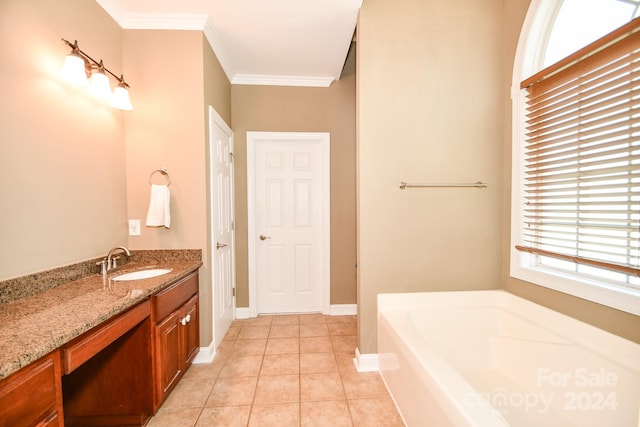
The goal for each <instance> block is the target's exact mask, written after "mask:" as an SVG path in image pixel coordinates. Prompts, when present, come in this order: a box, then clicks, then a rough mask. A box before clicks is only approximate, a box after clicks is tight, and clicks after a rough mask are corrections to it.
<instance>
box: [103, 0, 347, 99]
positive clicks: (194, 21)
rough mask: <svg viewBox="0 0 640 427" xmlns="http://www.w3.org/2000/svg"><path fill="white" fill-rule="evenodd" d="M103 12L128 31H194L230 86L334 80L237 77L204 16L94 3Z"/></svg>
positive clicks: (315, 84)
mask: <svg viewBox="0 0 640 427" xmlns="http://www.w3.org/2000/svg"><path fill="white" fill-rule="evenodd" d="M96 2H97V3H98V4H99V5H100V7H102V8H103V9H104V10H105V12H107V13H108V14H109V16H111V18H112V19H113V20H114V21H116V23H117V24H118V25H119V26H120V27H121V28H122V29H127V30H197V31H202V32H204V35H205V38H206V39H207V42H208V43H209V46H211V49H213V52H214V54H215V55H216V57H217V58H218V62H219V63H220V66H221V67H222V70H223V71H224V73H225V74H226V76H227V78H228V79H229V82H230V83H231V84H238V85H267V86H306V87H329V86H330V85H331V83H332V82H333V81H334V80H335V77H296V76H274V75H259V74H236V73H235V70H234V66H233V64H232V62H231V60H230V59H229V55H228V54H227V52H226V51H225V48H224V46H223V44H222V42H221V40H220V37H219V36H218V33H217V32H216V29H215V26H214V25H213V23H212V22H211V19H210V18H209V16H208V15H205V14H166V13H165V14H163V13H155V14H150V13H126V12H125V11H124V10H123V9H122V8H121V7H120V5H119V4H118V3H117V2H116V1H115V0H96Z"/></svg>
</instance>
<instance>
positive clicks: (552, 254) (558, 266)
mask: <svg viewBox="0 0 640 427" xmlns="http://www.w3.org/2000/svg"><path fill="white" fill-rule="evenodd" d="M548 3H549V2H547V4H548ZM603 6H606V8H603ZM590 8H591V9H590ZM585 9H588V10H585ZM556 11H557V13H555V15H553V14H550V13H549V12H547V13H546V15H547V22H549V21H551V22H554V24H553V25H552V26H550V31H547V32H546V34H549V37H548V38H546V39H547V40H548V42H547V44H546V45H544V46H542V49H543V50H544V55H540V54H539V53H540V52H539V51H538V52H531V48H529V50H530V52H529V53H527V52H525V53H523V52H519V53H520V54H519V55H518V56H519V57H520V58H521V59H520V61H521V64H520V65H521V66H520V69H519V70H518V71H519V73H517V72H516V69H517V68H518V62H517V61H516V67H515V68H516V69H514V84H517V85H518V86H519V88H517V89H516V90H517V95H516V96H514V120H515V123H514V128H515V129H516V131H515V132H514V168H513V174H514V192H513V197H512V200H513V203H514V204H513V217H512V243H513V245H512V246H513V249H512V256H511V274H512V276H514V277H517V278H520V279H523V280H527V281H530V282H533V283H537V284H540V285H543V286H547V287H550V288H553V289H557V290H560V291H562V292H566V293H570V294H572V295H576V296H579V297H582V298H586V299H589V300H592V301H596V302H599V303H602V304H605V305H608V306H612V307H615V308H618V309H621V310H624V311H628V312H631V313H634V314H639V315H640V278H639V267H640V245H639V241H640V18H637V19H634V20H632V21H631V22H629V19H631V18H633V17H634V16H635V15H636V14H637V11H638V2H637V1H632V0H600V1H597V0H589V1H585V0H565V1H564V2H562V3H560V7H559V8H556ZM594 11H595V13H596V16H598V17H599V19H600V22H605V23H606V25H604V26H595V25H592V26H589V29H590V30H593V31H591V32H590V31H581V32H578V33H579V34H581V37H580V38H578V39H575V38H574V39H572V38H571V37H570V34H572V31H573V33H574V34H575V33H576V31H575V25H576V24H577V25H583V24H584V23H585V22H583V21H584V20H581V19H578V20H577V21H576V17H578V18H580V17H583V16H590V13H592V12H594ZM579 12H580V13H579ZM608 12H611V13H608ZM549 16H552V17H553V19H551V20H550V19H549V18H548V17H549ZM571 17H573V19H574V20H573V21H572V20H571V19H570V18H571ZM571 22H574V24H571ZM627 22H628V23H627ZM620 23H622V24H623V26H622V27H620V28H619V29H617V30H614V31H613V32H611V33H609V34H608V35H606V36H604V37H602V38H598V39H597V40H596V41H593V40H594V39H595V38H597V36H598V35H599V34H598V32H600V31H602V30H603V28H607V26H609V27H611V26H614V25H619V24H620ZM625 23H626V24H625ZM529 24H530V27H529V30H530V31H529V35H530V36H531V34H533V32H532V31H531V30H532V29H533V28H535V25H532V24H531V23H529ZM587 24H588V22H587ZM538 25H539V26H540V24H538ZM596 27H597V28H596ZM538 30H539V28H538ZM542 33H543V34H545V33H544V32H542ZM585 40H588V41H593V42H592V43H590V44H588V45H587V46H586V47H583V48H580V49H579V50H577V51H576V52H574V53H572V52H571V51H570V50H569V49H575V44H576V43H578V46H580V44H581V43H582V45H584V41H585ZM567 41H569V42H567ZM527 42H528V43H526V45H527V46H535V43H532V42H531V40H527ZM521 43H522V40H521ZM538 46H540V44H538ZM520 49H521V47H520V46H519V50H520ZM540 49H541V48H540V47H538V50H540ZM527 54H528V55H529V56H530V57H541V58H543V59H542V61H540V62H541V63H542V64H548V63H549V62H550V61H551V59H554V60H555V59H556V58H557V57H563V58H564V59H560V60H559V61H557V62H555V63H553V64H550V65H548V66H547V67H546V68H544V69H543V70H541V71H538V72H533V73H531V71H535V70H532V69H533V68H534V66H535V64H534V61H531V60H529V62H528V64H529V68H530V70H524V68H526V64H527V61H526V59H525V58H522V55H525V56H526V55H527ZM567 55H568V56H567ZM538 68H541V67H538ZM526 71H529V75H531V74H533V75H532V76H531V77H528V78H525V79H522V77H523V76H526ZM516 78H518V79H519V80H521V81H516Z"/></svg>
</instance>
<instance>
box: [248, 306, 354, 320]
mask: <svg viewBox="0 0 640 427" xmlns="http://www.w3.org/2000/svg"><path fill="white" fill-rule="evenodd" d="M325 314H327V315H329V316H355V315H356V314H358V305H357V304H332V305H331V306H329V313H325ZM256 316H257V314H256V313H254V311H253V309H252V308H251V307H236V319H251V318H252V317H256Z"/></svg>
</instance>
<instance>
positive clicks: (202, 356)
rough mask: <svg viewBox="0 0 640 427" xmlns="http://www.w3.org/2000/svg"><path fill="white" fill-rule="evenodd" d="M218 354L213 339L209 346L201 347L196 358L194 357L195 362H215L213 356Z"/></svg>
mask: <svg viewBox="0 0 640 427" xmlns="http://www.w3.org/2000/svg"><path fill="white" fill-rule="evenodd" d="M215 356H216V350H215V348H214V346H213V341H211V344H209V345H208V346H207V347H200V350H199V351H198V354H196V357H195V359H193V363H194V364H198V363H211V362H213V358H214V357H215Z"/></svg>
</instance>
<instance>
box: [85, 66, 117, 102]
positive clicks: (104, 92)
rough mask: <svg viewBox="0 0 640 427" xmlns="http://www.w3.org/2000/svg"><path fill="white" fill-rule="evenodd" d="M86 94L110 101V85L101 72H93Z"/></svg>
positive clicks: (107, 78)
mask: <svg viewBox="0 0 640 427" xmlns="http://www.w3.org/2000/svg"><path fill="white" fill-rule="evenodd" d="M88 92H89V93H90V94H91V95H93V96H95V97H96V98H100V99H111V96H113V93H112V92H111V85H110V84H109V77H107V75H106V74H104V73H101V72H99V71H98V72H95V73H93V74H92V75H91V79H89V89H88Z"/></svg>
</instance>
